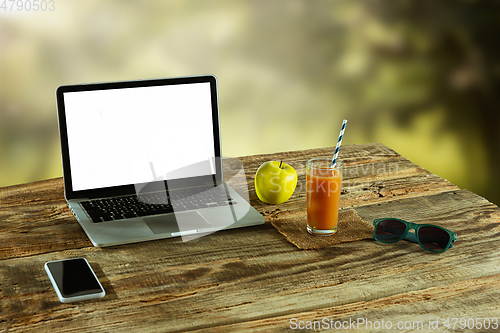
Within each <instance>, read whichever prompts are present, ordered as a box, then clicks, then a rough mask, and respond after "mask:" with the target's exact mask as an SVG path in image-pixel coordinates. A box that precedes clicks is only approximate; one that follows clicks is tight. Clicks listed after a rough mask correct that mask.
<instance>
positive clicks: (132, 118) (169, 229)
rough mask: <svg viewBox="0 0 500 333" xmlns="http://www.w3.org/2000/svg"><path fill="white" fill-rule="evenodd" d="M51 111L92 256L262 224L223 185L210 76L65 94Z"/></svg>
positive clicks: (68, 89)
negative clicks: (109, 249) (111, 249)
mask: <svg viewBox="0 0 500 333" xmlns="http://www.w3.org/2000/svg"><path fill="white" fill-rule="evenodd" d="M56 102H57V111H58V122H59V134H60V140H61V154H62V166H63V176H64V193H65V198H66V201H67V203H68V206H69V208H70V209H71V211H72V212H73V215H74V216H75V217H76V219H77V220H78V222H79V223H80V225H81V226H82V228H83V230H84V231H85V233H86V234H87V236H88V237H89V238H90V240H91V241H92V244H94V246H99V247H104V246H112V245H120V244H127V243H135V242H142V241H148V240H154V239H162V238H169V237H179V236H180V237H183V239H184V240H189V239H192V238H196V237H201V236H203V235H206V234H209V233H211V232H215V231H219V230H222V229H230V228H239V227H247V226H252V225H258V224H262V223H264V222H265V219H264V217H263V216H262V215H261V214H260V213H259V212H257V210H255V209H254V208H253V207H252V206H251V205H250V204H249V200H248V191H247V189H246V192H245V190H243V191H242V190H241V189H240V188H239V187H238V188H236V187H235V188H236V189H239V190H238V192H236V191H235V190H234V189H233V188H232V187H231V186H229V185H228V183H229V181H228V180H227V179H226V181H223V175H222V162H223V159H222V156H221V140H220V131H219V111H218V99H217V80H216V78H215V76H212V75H204V76H193V77H178V78H164V79H152V80H139V81H126V82H109V83H92V84H81V85H65V86H60V87H58V88H57V90H56ZM235 160H236V159H233V161H231V162H232V163H231V164H232V165H234V163H233V162H235ZM225 161H226V160H225ZM236 162H238V161H237V160H236ZM233 169H234V170H235V171H234V172H232V173H231V175H234V177H233V178H234V179H237V178H240V179H241V178H242V179H243V182H244V183H245V184H244V185H245V186H244V187H246V180H245V177H244V171H243V168H242V167H241V163H240V168H239V170H238V168H237V167H236V168H233ZM233 169H231V170H233ZM238 174H239V175H240V176H241V175H243V177H236V176H237V175H238ZM226 178H227V177H226ZM245 194H246V195H245ZM244 196H246V198H244Z"/></svg>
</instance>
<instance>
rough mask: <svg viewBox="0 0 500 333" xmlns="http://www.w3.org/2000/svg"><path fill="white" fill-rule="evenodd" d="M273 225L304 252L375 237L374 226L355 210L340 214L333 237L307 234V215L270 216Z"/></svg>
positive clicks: (282, 213)
mask: <svg viewBox="0 0 500 333" xmlns="http://www.w3.org/2000/svg"><path fill="white" fill-rule="evenodd" d="M269 220H270V221H271V224H272V225H273V226H274V227H275V228H276V229H277V230H278V231H279V232H280V233H281V234H282V235H283V236H285V237H286V239H287V240H288V241H289V242H290V243H292V244H294V245H295V246H297V247H298V248H299V249H302V250H310V249H321V248H323V247H329V246H334V245H337V244H340V243H347V242H354V241H358V240H361V239H371V238H372V237H373V226H372V225H371V224H369V223H366V222H365V221H363V220H362V219H361V217H359V215H358V213H356V211H355V210H354V209H350V210H345V211H340V212H339V224H338V228H337V232H336V233H335V234H334V235H331V236H316V235H311V234H309V233H308V232H307V229H306V227H307V215H306V213H305V212H301V213H286V212H280V214H274V216H273V214H270V216H269Z"/></svg>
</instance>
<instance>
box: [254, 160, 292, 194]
mask: <svg viewBox="0 0 500 333" xmlns="http://www.w3.org/2000/svg"><path fill="white" fill-rule="evenodd" d="M296 186H297V172H295V169H294V168H292V167H291V166H290V165H288V164H286V163H283V161H269V162H265V163H263V164H262V165H261V166H260V167H259V169H258V170H257V173H256V174H255V192H257V196H258V197H259V199H260V200H262V201H263V202H265V203H269V204H280V203H283V202H285V201H287V200H288V199H290V197H291V196H292V194H293V191H295V187H296Z"/></svg>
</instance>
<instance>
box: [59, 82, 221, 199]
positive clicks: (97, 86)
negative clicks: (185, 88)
mask: <svg viewBox="0 0 500 333" xmlns="http://www.w3.org/2000/svg"><path fill="white" fill-rule="evenodd" d="M189 83H210V95H211V102H212V124H213V138H214V154H215V159H214V161H215V171H216V173H215V175H210V176H200V177H192V178H184V179H178V180H169V181H168V185H169V186H170V187H171V186H172V185H178V186H190V185H193V186H194V185H198V184H205V183H219V182H221V181H222V158H221V143H220V128H219V127H220V126H219V106H218V96H217V79H216V77H215V76H214V75H201V76H189V77H175V78H162V79H147V80H135V81H119V82H105V83H89V84H78V85H62V86H59V87H58V88H57V89H56V105H57V116H58V123H59V136H60V143H61V157H62V167H63V179H64V194H65V197H66V199H67V200H70V199H83V198H100V197H108V196H118V195H129V194H135V193H136V186H135V185H138V184H127V185H120V186H112V187H106V188H99V189H88V190H80V191H74V190H73V182H72V178H71V167H70V165H71V164H70V156H69V146H68V131H67V123H66V109H65V104H64V94H65V93H68V92H79V91H93V90H107V89H121V88H136V87H151V86H165V85H178V84H189ZM91 133H92V129H89V135H91ZM181 184H182V185H181ZM139 185H140V184H139ZM152 185H153V188H154V187H155V186H154V185H155V184H152ZM156 185H157V187H158V188H164V186H163V185H165V186H166V185H167V184H166V181H158V182H156Z"/></svg>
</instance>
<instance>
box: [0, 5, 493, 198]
mask: <svg viewBox="0 0 500 333" xmlns="http://www.w3.org/2000/svg"><path fill="white" fill-rule="evenodd" d="M25 1H26V0H25ZM54 4H55V10H54V11H48V10H47V11H38V12H34V11H30V12H27V11H21V12H18V11H17V9H16V7H14V8H13V10H12V11H10V10H8V8H7V10H5V9H0V186H7V185H11V184H17V183H24V182H31V181H35V180H42V179H47V178H52V177H59V176H61V175H62V172H61V161H60V151H59V138H58V129H57V118H56V108H55V96H54V95H55V94H54V91H55V89H56V87H57V86H58V85H62V84H76V83H87V82H100V81H117V80H131V79H145V78H159V77H171V76H184V75H196V74H215V75H216V76H217V78H218V82H219V98H220V115H221V132H222V140H223V141H222V144H223V154H224V155H225V156H242V155H250V154H259V153H273V152H278V151H287V150H298V149H306V148H317V147H327V146H334V145H335V143H336V140H337V136H338V131H339V129H340V125H341V122H342V119H344V118H346V119H348V120H349V122H348V125H347V129H346V134H345V136H344V141H343V144H354V143H367V142H381V143H384V144H386V145H388V146H389V147H391V148H393V149H394V150H396V151H397V152H399V153H401V154H402V155H403V156H405V157H407V158H409V159H410V160H411V161H413V162H414V163H417V164H419V165H421V166H423V167H424V168H426V169H428V170H429V171H431V172H432V173H435V174H438V175H439V176H441V177H444V178H446V179H448V180H449V181H451V182H453V183H455V184H457V185H458V186H460V187H461V188H466V189H469V190H471V191H474V192H476V193H478V194H480V195H482V196H485V197H486V198H488V199H489V200H490V201H493V202H495V203H497V204H499V203H500V195H499V194H500V192H499V191H498V190H497V188H498V186H499V185H500V177H499V176H498V174H496V173H495V171H494V170H495V169H496V167H495V165H498V162H499V161H498V159H499V157H498V156H499V155H498V152H499V148H500V135H499V134H498V130H497V129H498V128H499V125H500V120H499V117H500V113H499V110H500V109H499V105H500V103H499V96H500V94H499V93H500V86H499V83H500V82H499V78H500V48H499V43H498V37H497V33H498V31H499V28H500V3H499V2H498V1H472V0H470V1H432V0H427V1H425V0H423V1H396V0H394V1H369V0H348V1H342V0H338V1H334V0H327V1H320V0H315V1H305V0H272V1H270V0H252V1H235V0H231V1H211V0H203V1H202V0H182V1H172V0H170V1H110V0H108V1H96V0H87V1H67V0H66V1H62V0H55V2H54Z"/></svg>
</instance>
